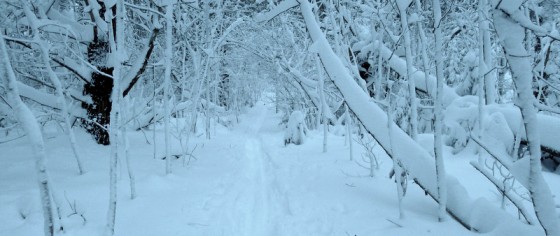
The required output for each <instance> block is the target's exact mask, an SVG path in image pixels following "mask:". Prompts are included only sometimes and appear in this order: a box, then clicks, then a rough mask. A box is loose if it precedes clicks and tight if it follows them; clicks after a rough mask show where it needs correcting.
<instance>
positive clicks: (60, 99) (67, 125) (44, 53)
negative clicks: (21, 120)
mask: <svg viewBox="0 0 560 236" xmlns="http://www.w3.org/2000/svg"><path fill="white" fill-rule="evenodd" d="M24 11H25V15H26V17H27V19H28V20H29V23H30V26H31V28H32V30H33V40H34V41H35V43H36V44H38V46H39V50H40V51H41V59H42V61H43V64H45V69H46V70H47V75H48V77H49V79H50V81H51V82H52V83H53V85H54V87H55V90H56V95H57V101H56V102H57V103H58V105H59V106H60V107H61V108H62V109H61V111H60V114H61V116H62V117H63V118H64V129H65V132H66V135H67V136H68V138H69V141H70V146H71V147H72V152H73V153H74V157H75V159H76V164H77V165H78V172H79V174H80V175H82V174H83V173H84V169H83V164H82V160H81V157H80V154H79V151H78V147H77V146H76V137H75V136H74V131H72V127H71V122H70V117H69V116H70V113H69V112H68V104H67V103H66V98H65V96H64V92H63V89H62V83H61V82H60V79H59V78H58V75H57V74H56V73H55V72H54V71H53V69H52V67H51V63H50V58H49V49H48V47H49V45H48V44H46V43H45V42H44V41H43V40H41V38H40V35H39V33H40V32H39V29H38V26H37V21H38V19H37V18H36V17H35V14H34V13H32V12H31V10H30V9H29V6H27V5H24Z"/></svg>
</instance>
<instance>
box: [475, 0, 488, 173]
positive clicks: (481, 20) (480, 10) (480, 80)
mask: <svg viewBox="0 0 560 236" xmlns="http://www.w3.org/2000/svg"><path fill="white" fill-rule="evenodd" d="M484 5H485V1H484V0H479V2H478V81H477V83H476V84H477V86H478V89H477V90H478V138H479V139H480V140H482V132H483V130H484V104H485V102H484V100H485V99H486V97H485V96H484V94H485V86H484V73H486V64H485V62H484V22H485V20H484V17H485V16H484V13H483V9H484V7H485V6H484ZM483 153H484V150H482V148H480V147H478V164H479V165H481V166H484V160H483Z"/></svg>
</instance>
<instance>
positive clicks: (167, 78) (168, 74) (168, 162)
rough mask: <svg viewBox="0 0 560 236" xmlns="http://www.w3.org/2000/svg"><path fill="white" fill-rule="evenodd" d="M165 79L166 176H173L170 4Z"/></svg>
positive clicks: (171, 13)
mask: <svg viewBox="0 0 560 236" xmlns="http://www.w3.org/2000/svg"><path fill="white" fill-rule="evenodd" d="M165 22H166V29H165V75H164V76H165V77H164V82H163V83H164V90H163V106H164V107H165V108H164V109H165V111H164V112H165V114H164V121H163V123H164V132H165V174H166V175H168V174H171V156H170V154H169V152H170V150H169V149H170V140H169V122H170V121H169V120H170V117H169V116H170V115H171V114H170V113H171V111H170V110H171V109H170V104H169V99H170V96H169V90H170V89H171V88H170V83H171V81H170V80H171V65H172V64H171V63H172V59H173V58H172V57H173V4H172V3H169V4H168V5H167V6H166V8H165Z"/></svg>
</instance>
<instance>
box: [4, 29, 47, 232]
mask: <svg viewBox="0 0 560 236" xmlns="http://www.w3.org/2000/svg"><path fill="white" fill-rule="evenodd" d="M0 78H2V80H3V81H4V84H5V85H6V87H5V89H6V93H7V95H8V97H9V99H10V101H11V102H12V104H13V106H12V107H13V111H14V114H15V116H16V117H17V119H18V121H19V122H20V124H21V126H22V127H23V128H24V129H25V132H26V133H27V138H28V139H29V143H30V145H31V148H32V150H33V155H34V156H35V171H36V175H37V183H38V184H39V194H40V196H41V207H42V210H43V227H44V231H43V232H44V234H45V236H52V235H54V218H53V209H52V201H51V194H50V192H51V188H50V182H49V177H48V173H47V168H46V166H45V157H46V154H45V144H44V142H43V137H42V134H41V129H40V128H39V123H38V122H37V119H36V118H35V116H34V115H33V113H32V112H31V110H30V109H29V107H27V105H25V103H23V101H22V100H21V98H20V94H19V91H18V88H17V81H16V76H15V74H14V71H13V69H12V65H11V63H10V61H9V57H8V51H7V48H6V42H5V41H4V39H3V38H2V37H1V36H0Z"/></svg>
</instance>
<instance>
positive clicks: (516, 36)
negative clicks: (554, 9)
mask: <svg viewBox="0 0 560 236" xmlns="http://www.w3.org/2000/svg"><path fill="white" fill-rule="evenodd" d="M503 4H505V5H507V4H508V3H503ZM519 4H520V3H518V6H517V8H513V6H509V5H508V8H509V9H518V8H519ZM500 7H501V6H500V5H499V6H497V7H496V9H494V10H493V14H492V15H493V18H494V24H495V25H496V27H495V28H496V32H497V33H498V36H499V38H500V39H501V40H500V42H501V44H502V47H503V48H504V52H505V55H506V59H507V60H508V62H509V65H510V69H511V72H512V78H513V81H514V83H515V87H516V90H517V92H516V95H517V99H516V100H515V101H516V103H517V105H518V106H519V108H520V109H521V114H522V117H523V121H524V123H525V132H526V137H527V142H528V146H529V153H530V157H529V158H530V161H529V166H530V167H529V168H530V170H529V194H530V196H531V199H532V200H533V206H534V209H535V213H536V215H537V219H538V220H539V223H540V224H541V226H542V227H543V229H544V231H545V233H546V235H554V236H558V235H560V228H559V225H558V217H557V214H556V210H555V203H554V199H553V198H552V193H551V192H550V188H549V187H548V184H547V183H546V181H545V180H544V178H543V176H542V173H541V171H542V170H541V168H542V167H541V146H540V134H539V126H538V124H537V116H536V114H537V113H536V110H535V107H534V101H535V100H534V99H535V97H534V96H533V91H532V86H531V82H532V78H533V74H532V64H531V63H532V61H531V57H528V56H526V55H529V54H528V52H527V50H526V49H525V45H524V41H525V40H524V37H525V33H524V31H525V28H523V27H522V26H520V25H519V24H518V23H517V22H516V21H514V20H513V19H511V18H510V17H509V15H507V14H506V13H504V10H503V9H501V8H500Z"/></svg>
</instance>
